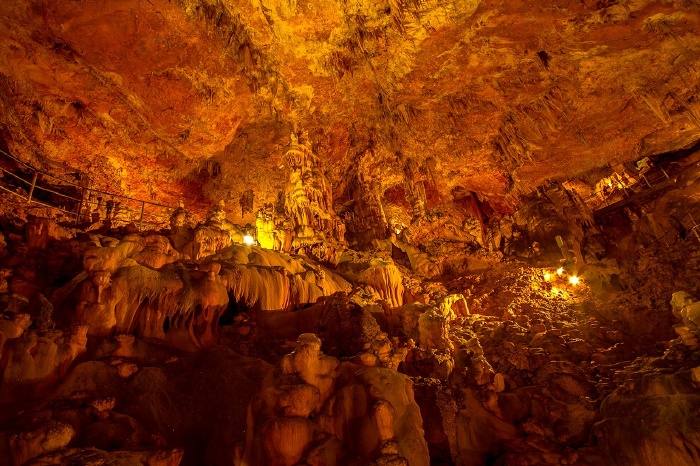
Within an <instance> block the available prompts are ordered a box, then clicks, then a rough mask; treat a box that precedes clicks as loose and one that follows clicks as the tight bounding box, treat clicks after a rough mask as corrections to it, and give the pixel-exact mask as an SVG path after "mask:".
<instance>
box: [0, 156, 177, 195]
mask: <svg viewBox="0 0 700 466" xmlns="http://www.w3.org/2000/svg"><path fill="white" fill-rule="evenodd" d="M0 154H3V155H5V156H7V157H9V158H10V159H12V160H14V161H15V162H17V163H20V164H22V165H24V166H25V167H27V168H28V169H30V170H32V171H34V172H36V173H39V174H41V175H44V176H48V177H51V178H53V179H55V180H58V181H60V182H61V183H65V184H67V185H70V186H74V187H76V188H81V189H86V190H89V191H90V192H93V193H97V194H103V195H105V196H111V197H118V198H121V199H128V200H130V201H136V202H143V203H144V204H148V205H154V206H158V207H167V208H169V209H175V207H173V206H170V205H166V204H159V203H157V202H153V201H146V200H144V199H137V198H135V197H129V196H125V195H123V194H117V193H111V192H109V191H103V190H100V189H95V188H88V187H86V186H81V185H79V184H77V183H75V182H73V181H69V180H65V179H63V178H59V177H58V176H56V175H52V174H51V173H48V172H45V171H43V170H40V169H38V168H36V167H33V166H31V165H29V164H28V163H26V162H23V161H21V160H20V159H18V158H17V157H15V156H14V155H12V154H9V153H7V152H5V151H4V150H2V149H0ZM8 173H9V172H8ZM13 175H14V174H13ZM14 176H16V175H14ZM18 178H19V177H18Z"/></svg>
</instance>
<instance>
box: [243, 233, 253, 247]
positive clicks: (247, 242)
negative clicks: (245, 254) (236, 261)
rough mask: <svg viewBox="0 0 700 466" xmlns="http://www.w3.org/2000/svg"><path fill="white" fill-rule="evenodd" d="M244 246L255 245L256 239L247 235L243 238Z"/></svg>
mask: <svg viewBox="0 0 700 466" xmlns="http://www.w3.org/2000/svg"><path fill="white" fill-rule="evenodd" d="M243 244H245V245H246V246H252V245H254V244H255V238H253V237H252V236H250V235H245V236H244V237H243Z"/></svg>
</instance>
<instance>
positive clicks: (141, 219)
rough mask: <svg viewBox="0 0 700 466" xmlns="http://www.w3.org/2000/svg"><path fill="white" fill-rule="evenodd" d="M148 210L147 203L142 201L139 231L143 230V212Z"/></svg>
mask: <svg viewBox="0 0 700 466" xmlns="http://www.w3.org/2000/svg"><path fill="white" fill-rule="evenodd" d="M145 208H146V202H145V201H141V217H139V230H140V229H142V228H143V211H144V209H145Z"/></svg>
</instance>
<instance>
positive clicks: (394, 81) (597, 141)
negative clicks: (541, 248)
mask: <svg viewBox="0 0 700 466" xmlns="http://www.w3.org/2000/svg"><path fill="white" fill-rule="evenodd" d="M0 26H2V28H3V31H4V34H2V37H0V51H1V52H0V78H1V79H0V93H1V94H2V95H1V100H2V106H1V107H0V108H1V109H2V112H1V113H0V118H1V121H2V124H3V126H4V130H3V139H4V140H5V141H6V143H7V144H8V146H9V147H10V149H12V150H13V151H14V152H16V153H18V154H20V155H21V156H23V157H25V158H27V159H30V160H31V159H34V160H36V159H37V158H42V157H43V158H46V159H50V160H54V161H62V162H66V163H67V164H69V165H72V166H75V167H77V168H82V169H90V170H93V171H94V172H95V173H96V176H95V178H96V180H97V181H98V182H101V183H103V184H105V185H109V186H114V185H117V186H120V187H121V189H122V190H124V191H128V192H130V193H136V194H149V195H152V196H154V197H155V198H157V199H161V200H165V201H170V202H172V201H173V200H174V199H176V198H178V197H185V198H188V199H189V200H190V201H192V202H195V201H198V200H200V199H201V198H205V199H206V198H209V199H216V198H228V199H236V198H237V196H238V195H239V194H240V193H241V192H243V191H245V190H246V189H249V188H253V189H255V190H256V195H257V197H256V203H257V202H260V203H262V202H264V201H271V200H273V199H274V198H275V196H276V193H277V191H279V190H280V189H281V187H282V186H283V184H284V182H285V179H286V177H285V173H284V170H281V169H280V167H281V165H282V162H281V160H282V154H283V148H284V145H285V144H286V143H287V135H288V133H289V131H290V130H291V129H293V128H296V129H305V130H308V131H309V133H310V135H311V137H312V139H313V140H314V142H315V146H316V147H315V148H316V151H317V152H318V153H319V155H320V156H321V157H322V159H323V160H324V163H325V166H326V169H327V170H328V172H329V173H328V174H329V178H330V180H331V182H332V184H333V185H334V187H335V189H336V191H337V194H338V196H336V198H337V199H339V200H340V201H342V198H343V196H342V191H343V186H344V182H345V181H344V177H345V175H346V174H347V172H348V170H349V169H350V168H351V167H353V168H354V169H357V167H361V169H362V170H363V171H364V172H365V174H366V175H368V176H370V177H372V178H375V179H379V180H381V186H380V188H381V190H382V192H384V191H386V190H389V189H392V188H395V187H396V186H400V185H401V183H402V182H403V178H404V171H403V167H404V166H405V164H406V161H407V160H409V159H411V160H414V161H415V162H416V165H417V166H418V167H419V169H420V174H421V176H424V177H426V178H431V179H433V180H434V181H435V183H433V184H434V186H435V188H434V190H435V192H433V193H429V194H430V195H429V196H428V200H429V204H430V205H429V206H428V207H429V208H447V207H446V206H449V204H450V203H451V202H452V198H451V196H450V192H451V190H452V189H453V188H455V187H460V188H462V189H466V190H467V191H476V192H478V193H480V194H481V195H482V196H484V197H486V198H488V199H489V200H490V202H491V203H492V204H493V205H494V206H497V207H498V206H502V207H503V208H507V205H508V204H510V203H512V202H514V201H515V199H516V197H517V195H518V194H521V193H524V192H529V191H531V190H532V189H534V188H535V187H536V186H537V185H539V184H541V183H542V182H544V181H545V180H546V179H550V178H559V177H561V178H569V177H573V176H576V175H577V174H580V173H582V172H585V171H586V170H589V169H592V168H595V167H599V166H601V165H605V164H607V163H613V164H614V163H619V162H623V161H627V160H633V159H635V158H639V157H641V156H644V155H649V154H655V153H661V152H668V151H674V150H678V149H681V148H685V147H688V146H691V145H693V144H695V143H696V142H697V141H698V140H700V102H699V101H698V100H697V94H698V88H699V87H700V68H699V63H698V57H700V34H699V30H700V6H698V4H697V3H696V2H694V1H691V0H666V1H652V0H619V1H616V0H600V1H593V0H583V1H573V0H569V1H567V0H557V1H552V2H533V1H525V0H508V1H506V0H500V1H499V0H481V1H479V0H450V1H448V2H442V1H437V0H425V1H417V0H404V1H400V0H356V1H342V2H341V1H337V0H323V1H314V2H306V1H289V0H261V1H246V0H170V1H167V0H150V1H145V0H143V1H141V0H128V1H120V2H116V1H107V0H102V1H91V2H87V3H86V2H77V1H66V2H41V1H39V0H35V1H32V2H20V1H6V2H3V4H2V6H0ZM144 168H145V169H144ZM395 197H396V196H394V197H391V196H389V198H388V199H389V202H390V203H391V202H393V203H396V204H397V205H398V204H401V202H400V201H401V199H398V200H397V199H396V198H395ZM399 197H401V196H399ZM233 213H235V211H234V212H233Z"/></svg>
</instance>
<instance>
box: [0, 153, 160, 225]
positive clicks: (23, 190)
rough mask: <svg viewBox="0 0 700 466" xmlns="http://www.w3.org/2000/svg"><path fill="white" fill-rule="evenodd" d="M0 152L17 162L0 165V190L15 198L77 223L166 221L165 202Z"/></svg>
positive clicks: (143, 223)
mask: <svg viewBox="0 0 700 466" xmlns="http://www.w3.org/2000/svg"><path fill="white" fill-rule="evenodd" d="M0 156H2V158H5V159H6V160H11V161H12V162H13V164H14V165H16V166H15V167H11V168H6V167H3V166H0V175H2V176H1V177H0V190H2V191H5V192H7V193H10V194H12V195H13V196H15V197H16V198H17V200H18V202H24V203H26V204H28V205H32V204H36V205H39V206H42V207H46V208H50V209H54V210H57V211H60V212H62V213H64V214H66V215H68V216H70V217H72V218H73V221H74V222H75V223H76V224H89V223H91V222H93V221H94V220H98V221H105V220H109V221H112V222H115V221H118V222H120V223H134V224H135V225H136V226H137V227H138V228H139V229H154V228H160V227H162V226H165V225H167V224H168V220H169V218H170V215H171V213H172V211H173V210H174V207H172V206H168V205H165V204H159V203H156V202H151V201H144V200H142V199H136V198H133V197H129V196H124V195H121V194H116V193H110V192H108V191H103V190H100V189H94V188H90V187H89V186H82V185H80V184H78V183H76V182H73V181H70V180H66V179H64V178H60V177H58V176H56V175H52V174H50V173H47V172H44V171H42V170H39V169H36V168H34V167H32V166H31V165H29V164H27V163H25V162H23V161H21V160H19V159H18V158H16V157H15V156H13V155H12V154H9V153H7V152H5V151H3V150H0ZM20 167H21V168H20ZM49 180H53V181H54V183H50V182H49Z"/></svg>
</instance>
